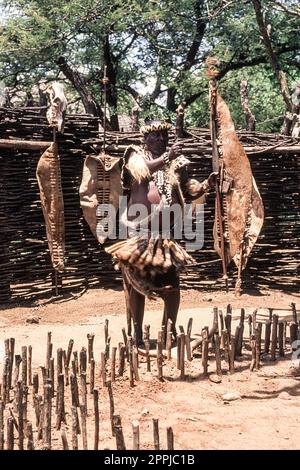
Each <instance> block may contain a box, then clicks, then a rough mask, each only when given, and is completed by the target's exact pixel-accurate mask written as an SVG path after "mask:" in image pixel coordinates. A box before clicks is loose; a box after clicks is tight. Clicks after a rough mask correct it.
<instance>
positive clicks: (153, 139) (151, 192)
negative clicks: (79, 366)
mask: <svg viewBox="0 0 300 470" xmlns="http://www.w3.org/2000/svg"><path fill="white" fill-rule="evenodd" d="M144 142H145V147H146V150H148V151H149V152H150V153H151V156H152V159H151V160H150V161H146V164H147V166H148V168H149V170H150V173H153V172H154V171H157V170H159V169H162V168H163V167H164V158H163V154H164V153H165V152H166V149H167V145H168V132H167V131H166V130H163V131H160V132H151V133H149V134H146V135H145V136H144ZM182 148H183V146H182V144H181V143H179V142H177V143H175V144H173V145H172V147H171V148H170V150H169V160H170V161H172V160H174V159H176V158H177V157H179V156H180V155H181V154H182ZM208 183H209V185H210V186H211V187H213V186H214V185H215V184H216V174H215V173H213V174H211V175H210V176H209V178H208ZM202 194H203V191H202ZM200 195H201V192H200V193H199V194H198V196H200ZM160 199H161V196H160V194H159V192H158V189H157V187H156V185H155V183H154V182H153V181H150V182H149V181H148V180H145V181H142V182H141V183H138V182H137V181H134V182H133V184H132V187H131V193H130V200H129V204H128V206H129V207H130V206H131V205H132V204H136V203H139V204H144V205H145V206H146V207H147V208H148V211H150V209H151V204H159V202H160ZM177 202H178V197H177V194H176V193H174V195H173V199H172V203H173V204H175V203H177ZM124 289H125V296H126V301H127V308H128V309H129V311H130V313H131V318H132V320H133V324H134V327H135V338H136V342H137V344H138V345H142V344H143V330H142V325H143V319H144V309H145V296H144V295H142V294H140V293H139V292H137V291H136V290H135V289H134V288H133V287H132V286H131V285H128V284H127V283H126V281H124ZM162 298H163V301H164V315H163V321H162V324H163V325H164V326H165V331H166V326H167V321H168V319H169V318H170V319H171V320H172V322H173V335H174V337H175V336H176V328H175V325H176V320H177V314H178V309H179V304H180V289H179V279H178V278H177V279H176V288H175V289H172V291H167V290H166V291H165V292H164V293H162Z"/></svg>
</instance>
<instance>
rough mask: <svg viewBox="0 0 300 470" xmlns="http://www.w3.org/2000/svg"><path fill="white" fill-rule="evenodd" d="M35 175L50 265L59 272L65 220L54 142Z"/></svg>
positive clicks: (63, 243)
mask: <svg viewBox="0 0 300 470" xmlns="http://www.w3.org/2000/svg"><path fill="white" fill-rule="evenodd" d="M36 177H37V180H38V185H39V188H40V198H41V203H42V209H43V214H44V219H45V223H46V233H47V239H48V246H49V250H50V255H51V261H52V265H53V267H54V269H55V270H56V271H58V272H60V273H61V272H63V270H64V252H65V221H64V200H63V194H62V188H61V173H60V163H59V156H58V148H57V144H56V143H52V144H51V145H50V147H49V148H47V150H46V151H45V152H44V153H43V155H42V156H41V158H40V160H39V162H38V165H37V169H36Z"/></svg>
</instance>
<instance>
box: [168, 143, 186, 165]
mask: <svg viewBox="0 0 300 470" xmlns="http://www.w3.org/2000/svg"><path fill="white" fill-rule="evenodd" d="M182 149H183V145H182V143H180V142H176V143H175V144H173V145H172V147H171V148H170V150H169V159H170V161H172V160H175V158H177V157H179V156H180V155H181V154H182Z"/></svg>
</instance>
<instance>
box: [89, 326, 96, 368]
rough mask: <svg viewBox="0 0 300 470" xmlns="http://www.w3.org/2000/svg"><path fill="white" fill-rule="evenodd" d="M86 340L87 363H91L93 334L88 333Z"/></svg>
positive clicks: (92, 357)
mask: <svg viewBox="0 0 300 470" xmlns="http://www.w3.org/2000/svg"><path fill="white" fill-rule="evenodd" d="M87 339H88V362H89V363H90V362H91V359H94V339H95V334H94V333H89V334H88V335H87Z"/></svg>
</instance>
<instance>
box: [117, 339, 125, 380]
mask: <svg viewBox="0 0 300 470" xmlns="http://www.w3.org/2000/svg"><path fill="white" fill-rule="evenodd" d="M125 349H126V348H125V346H124V345H123V343H119V368H118V376H119V377H122V376H123V374H124V368H125Z"/></svg>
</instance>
